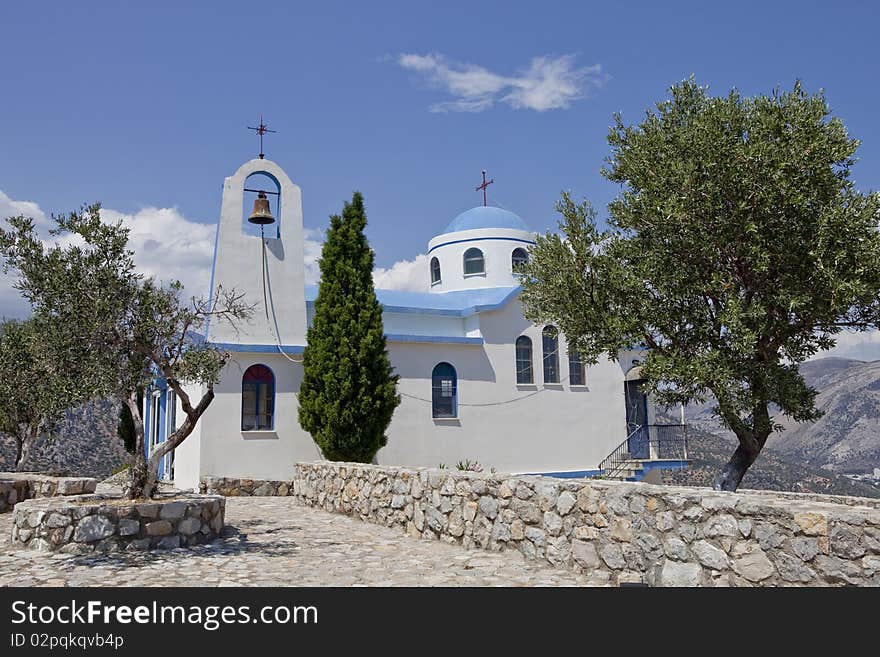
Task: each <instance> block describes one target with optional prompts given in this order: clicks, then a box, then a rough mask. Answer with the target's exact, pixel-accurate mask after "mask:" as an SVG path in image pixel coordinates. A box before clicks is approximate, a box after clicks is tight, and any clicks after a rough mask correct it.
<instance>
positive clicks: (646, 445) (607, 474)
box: [599, 424, 690, 483]
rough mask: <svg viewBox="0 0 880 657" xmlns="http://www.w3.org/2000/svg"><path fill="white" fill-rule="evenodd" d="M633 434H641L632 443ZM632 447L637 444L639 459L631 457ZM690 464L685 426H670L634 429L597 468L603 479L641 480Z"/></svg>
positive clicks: (649, 426)
mask: <svg viewBox="0 0 880 657" xmlns="http://www.w3.org/2000/svg"><path fill="white" fill-rule="evenodd" d="M636 434H641V435H642V436H643V438H641V440H636V441H633V440H632V439H633V437H634V436H636ZM631 444H636V449H637V450H638V453H639V456H633V455H632V454H631V451H630V450H631ZM689 463H690V461H689V459H688V456H687V426H686V425H683V424H670V425H648V426H642V427H638V428H636V430H635V431H633V432H632V433H631V434H630V435H629V436H627V439H626V440H624V441H623V442H622V443H621V444H620V445H618V446H617V448H616V449H615V450H614V451H613V452H611V454H609V455H608V456H607V457H606V458H605V460H604V461H602V463H600V464H599V467H600V469H601V470H602V477H603V478H604V479H612V480H616V481H644V480H645V478H646V476H647V475H648V474H649V473H651V472H655V471H659V470H662V469H664V468H682V467H688V465H689ZM654 476H655V477H656V475H654ZM655 483H656V482H655Z"/></svg>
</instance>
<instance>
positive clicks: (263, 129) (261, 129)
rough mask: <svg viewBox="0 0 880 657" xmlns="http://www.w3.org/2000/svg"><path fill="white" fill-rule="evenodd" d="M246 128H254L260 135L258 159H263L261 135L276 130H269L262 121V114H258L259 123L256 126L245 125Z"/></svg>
mask: <svg viewBox="0 0 880 657" xmlns="http://www.w3.org/2000/svg"><path fill="white" fill-rule="evenodd" d="M247 129H248V130H254V131H256V133H257V134H258V135H260V159H261V160H262V159H263V135H265V134H266V133H267V132H278V131H277V130H269V127H268V126H267V125H266V124H265V123H263V115H262V114H260V125H259V126H257V127H256V128H252V127H251V126H248V127H247Z"/></svg>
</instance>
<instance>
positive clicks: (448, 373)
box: [431, 363, 458, 418]
mask: <svg viewBox="0 0 880 657" xmlns="http://www.w3.org/2000/svg"><path fill="white" fill-rule="evenodd" d="M457 413H458V377H457V376H456V374H455V368H454V367H453V366H452V365H450V364H449V363H438V364H437V366H436V367H435V368H434V372H433V373H432V374H431V415H432V416H433V417H439V418H443V417H456V416H457Z"/></svg>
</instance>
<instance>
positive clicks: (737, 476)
mask: <svg viewBox="0 0 880 657" xmlns="http://www.w3.org/2000/svg"><path fill="white" fill-rule="evenodd" d="M769 435H770V432H769V431H761V433H760V434H758V435H755V434H754V433H750V434H749V435H748V436H739V446H738V447H737V448H736V450H735V451H734V452H733V456H731V457H730V460H729V461H728V462H727V465H725V466H724V467H723V468H722V469H721V472H720V473H718V476H717V477H715V481H714V482H712V488H714V489H715V490H729V491H735V490H736V489H737V488H739V485H740V483H741V482H742V480H743V477H744V476H745V474H746V472H747V471H748V469H749V468H750V467H751V465H752V463H754V462H755V459H757V458H758V454H760V453H761V450H762V449H764V443H766V442H767V437H768V436H769Z"/></svg>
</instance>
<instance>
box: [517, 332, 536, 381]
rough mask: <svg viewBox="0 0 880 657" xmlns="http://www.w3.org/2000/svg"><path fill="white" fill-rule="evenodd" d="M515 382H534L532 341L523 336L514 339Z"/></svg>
mask: <svg viewBox="0 0 880 657" xmlns="http://www.w3.org/2000/svg"><path fill="white" fill-rule="evenodd" d="M516 382H517V383H520V384H522V383H534V382H535V378H534V373H533V372H532V340H531V338H528V337H526V336H525V335H521V336H519V337H518V338H517V339H516Z"/></svg>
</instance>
